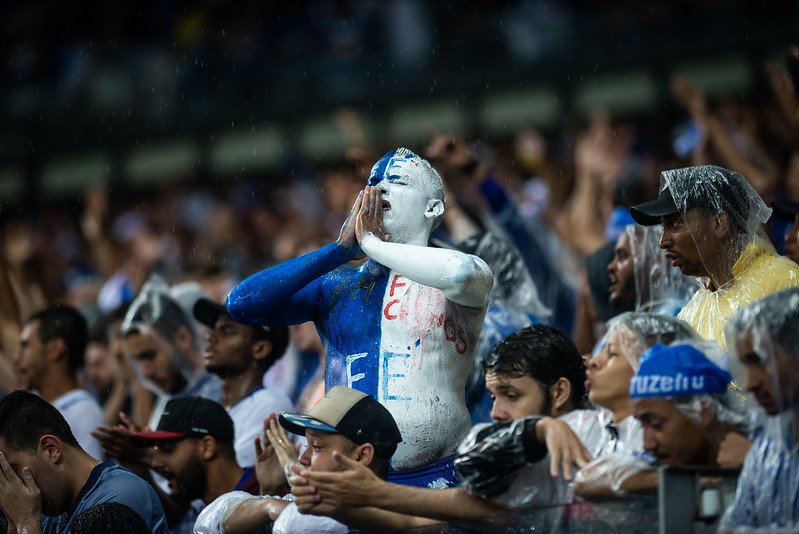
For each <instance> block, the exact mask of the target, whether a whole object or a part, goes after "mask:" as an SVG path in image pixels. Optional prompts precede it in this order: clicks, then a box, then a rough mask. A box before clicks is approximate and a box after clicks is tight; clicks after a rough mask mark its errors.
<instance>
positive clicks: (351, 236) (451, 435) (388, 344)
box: [227, 148, 493, 487]
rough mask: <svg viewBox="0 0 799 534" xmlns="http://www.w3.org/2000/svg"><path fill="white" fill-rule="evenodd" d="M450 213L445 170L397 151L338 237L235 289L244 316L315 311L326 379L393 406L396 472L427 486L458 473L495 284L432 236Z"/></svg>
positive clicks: (284, 318)
mask: <svg viewBox="0 0 799 534" xmlns="http://www.w3.org/2000/svg"><path fill="white" fill-rule="evenodd" d="M443 214H444V186H443V182H442V181H441V177H440V176H439V174H438V173H437V172H436V171H435V169H433V167H432V166H431V165H430V164H429V163H428V162H427V161H426V160H424V159H422V158H420V157H419V156H417V155H416V154H414V153H413V152H411V151H410V150H407V149H404V148H400V149H397V150H393V151H391V152H389V153H387V154H386V155H385V156H383V157H382V158H381V159H380V160H379V161H378V162H377V163H376V164H375V165H374V167H373V168H372V172H371V176H370V177H369V181H368V182H367V186H366V188H365V189H364V190H363V191H362V192H361V194H360V195H359V197H358V199H357V200H356V201H355V204H354V205H353V208H352V211H351V212H350V216H349V218H348V219H347V221H346V222H345V223H344V226H343V227H342V229H341V233H340V235H339V238H338V239H337V240H336V242H335V243H331V244H330V245H327V246H325V247H323V248H321V249H319V250H316V251H314V252H311V253H308V254H306V255H304V256H300V257H298V258H294V259H291V260H289V261H287V262H284V263H282V264H280V265H276V266H274V267H272V268H270V269H267V270H265V271H262V272H260V273H258V274H255V275H253V276H251V277H250V278H248V279H246V280H244V281H243V282H242V283H240V284H239V285H238V286H237V287H236V288H235V289H234V290H233V291H232V292H231V293H230V294H229V295H228V299H227V308H228V311H229V312H230V315H231V316H232V317H233V318H234V319H235V320H236V321H240V322H243V323H247V324H266V325H270V326H271V325H281V324H282V325H289V324H299V323H303V322H305V321H309V320H313V321H314V323H315V324H316V327H317V329H318V330H319V333H320V335H321V336H322V337H323V339H324V340H325V341H326V346H327V360H326V367H325V386H326V389H327V390H328V391H329V390H330V389H331V388H332V387H333V386H337V385H341V386H347V387H352V388H354V389H357V390H359V391H363V392H364V393H366V394H368V395H371V396H373V397H374V398H375V399H377V400H378V401H379V402H380V403H381V404H383V405H384V406H385V407H386V408H388V410H389V412H391V414H392V415H393V416H394V418H395V419H396V421H397V425H398V426H399V428H400V430H401V431H402V433H403V436H404V438H405V441H403V442H402V443H401V444H400V445H399V447H398V449H397V453H396V454H395V455H394V457H393V459H392V462H391V474H390V478H391V479H392V480H394V479H396V480H398V481H400V480H401V482H402V483H404V484H410V485H417V486H427V487H448V486H454V485H457V483H458V477H457V474H456V472H455V469H454V466H453V459H454V455H455V451H456V448H457V445H458V443H459V442H460V440H461V439H462V438H463V437H464V436H466V433H467V432H468V431H469V428H470V426H471V420H470V417H469V411H468V410H467V408H466V402H465V399H464V391H465V385H466V380H467V377H468V374H469V369H470V367H471V365H472V355H473V353H474V350H475V346H476V343H477V339H478V336H479V334H480V329H481V328H482V324H483V318H484V316H485V313H486V308H487V305H488V300H489V295H490V293H491V288H492V285H493V275H492V272H491V269H490V268H489V267H488V265H486V263H485V262H484V261H483V260H481V259H480V258H478V257H477V256H474V255H470V254H465V253H463V252H460V251H458V250H453V249H443V248H434V247H430V246H428V241H429V238H430V233H431V232H432V231H433V229H434V228H436V227H437V226H438V224H439V222H440V221H441V218H442V217H443ZM363 255H366V256H368V257H369V259H368V260H367V261H366V262H364V263H362V264H361V265H360V266H359V267H357V268H352V267H350V266H348V265H346V264H347V262H349V261H351V260H356V259H359V258H362V257H363ZM441 429H447V431H446V432H442V431H441Z"/></svg>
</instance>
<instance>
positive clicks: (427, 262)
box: [361, 234, 494, 308]
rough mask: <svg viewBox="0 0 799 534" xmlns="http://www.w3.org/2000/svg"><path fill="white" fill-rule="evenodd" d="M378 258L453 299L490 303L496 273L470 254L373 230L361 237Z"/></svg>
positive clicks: (368, 251) (472, 304)
mask: <svg viewBox="0 0 799 534" xmlns="http://www.w3.org/2000/svg"><path fill="white" fill-rule="evenodd" d="M361 248H362V249H363V251H364V252H365V253H366V254H367V255H368V256H369V257H370V258H372V259H373V260H375V261H376V262H378V263H380V264H382V265H385V266H386V267H388V268H389V269H393V270H395V271H397V272H398V273H400V274H401V275H403V276H405V277H406V278H409V279H410V280H413V281H414V282H416V283H419V284H422V285H425V286H430V287H435V288H437V289H440V290H441V291H442V292H443V293H444V296H446V297H447V298H448V299H449V300H451V301H453V302H457V303H458V304H462V305H464V306H470V307H473V308H480V307H483V306H485V305H486V304H487V303H488V296H489V294H490V293H491V286H492V284H493V283H494V277H493V274H492V273H491V269H490V268H489V267H488V265H486V263H485V262H484V261H483V260H481V259H480V258H478V257H477V256H473V255H471V254H464V253H463V252H460V251H457V250H447V249H440V248H433V247H423V246H418V245H404V244H401V243H390V242H387V241H382V240H381V239H379V238H378V237H376V236H375V235H374V234H368V235H365V236H364V238H363V240H362V241H361Z"/></svg>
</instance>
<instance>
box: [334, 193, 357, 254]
mask: <svg viewBox="0 0 799 534" xmlns="http://www.w3.org/2000/svg"><path fill="white" fill-rule="evenodd" d="M363 196H364V192H363V191H361V192H360V193H358V198H356V199H355V203H354V204H353V205H352V209H351V210H350V214H349V215H348V216H347V220H346V221H344V224H343V225H342V226H341V232H339V235H338V239H337V240H336V243H338V244H339V245H340V246H342V247H344V248H345V249H347V250H348V251H349V252H350V255H351V256H352V259H359V258H363V257H364V254H363V252H361V249H360V247H359V246H358V239H357V238H356V237H355V223H356V219H357V218H358V213H360V211H361V205H362V201H363Z"/></svg>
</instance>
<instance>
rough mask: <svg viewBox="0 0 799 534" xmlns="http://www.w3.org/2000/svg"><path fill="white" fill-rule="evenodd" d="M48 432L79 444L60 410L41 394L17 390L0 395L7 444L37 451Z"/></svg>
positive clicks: (1, 431) (1, 435)
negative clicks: (40, 440)
mask: <svg viewBox="0 0 799 534" xmlns="http://www.w3.org/2000/svg"><path fill="white" fill-rule="evenodd" d="M46 434H50V435H52V436H55V437H57V438H58V439H59V440H61V442H63V443H66V444H67V445H71V446H73V447H76V448H80V445H78V441H77V440H76V439H75V435H74V434H73V433H72V429H71V428H70V427H69V424H68V423H67V421H66V419H64V416H63V415H61V412H59V411H58V410H57V409H56V408H55V407H54V406H53V405H52V404H50V403H49V402H47V401H46V400H44V399H43V398H41V397H40V396H38V395H35V394H33V393H29V392H27V391H22V390H17V391H13V392H11V393H9V394H8V395H6V396H4V397H2V398H0V439H2V440H3V442H4V443H5V444H6V446H7V447H9V448H11V449H14V450H17V451H22V452H24V453H26V454H36V451H37V450H38V448H39V438H41V437H42V436H44V435H46Z"/></svg>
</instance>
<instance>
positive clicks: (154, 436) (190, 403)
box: [129, 397, 234, 447]
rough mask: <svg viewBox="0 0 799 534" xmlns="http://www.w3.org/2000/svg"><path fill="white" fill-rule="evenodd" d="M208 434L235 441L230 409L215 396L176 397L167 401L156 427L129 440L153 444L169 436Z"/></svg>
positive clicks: (231, 441) (141, 443)
mask: <svg viewBox="0 0 799 534" xmlns="http://www.w3.org/2000/svg"><path fill="white" fill-rule="evenodd" d="M204 436H211V437H213V438H215V439H216V440H217V441H221V442H225V443H233V438H234V432H233V420H232V419H231V418H230V415H228V413H227V410H225V408H224V407H223V406H222V405H221V404H219V403H218V402H216V401H212V400H211V399H206V398H203V397H175V398H174V399H172V400H170V401H169V402H167V403H166V406H165V407H164V412H163V413H162V414H161V418H160V419H159V420H158V427H157V428H156V429H155V430H150V431H147V432H133V433H132V434H131V435H130V437H129V439H130V442H131V443H132V444H133V445H134V446H136V447H152V446H154V445H155V443H156V442H157V441H162V440H165V439H177V438H184V437H200V438H201V437H204Z"/></svg>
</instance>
